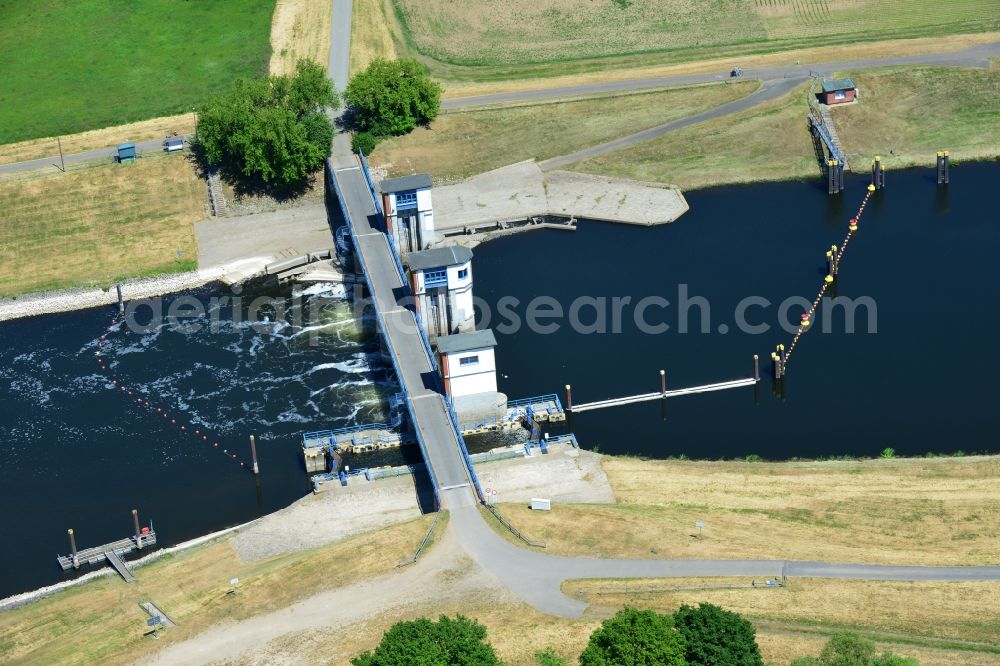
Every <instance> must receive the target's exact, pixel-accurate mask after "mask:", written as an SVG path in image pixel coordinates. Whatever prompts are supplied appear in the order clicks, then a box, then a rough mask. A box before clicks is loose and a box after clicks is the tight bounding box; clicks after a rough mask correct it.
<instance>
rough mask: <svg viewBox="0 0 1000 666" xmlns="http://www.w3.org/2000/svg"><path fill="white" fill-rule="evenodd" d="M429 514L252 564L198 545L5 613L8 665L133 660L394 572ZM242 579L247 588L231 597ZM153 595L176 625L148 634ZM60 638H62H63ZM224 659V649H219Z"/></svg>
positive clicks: (227, 549)
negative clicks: (124, 577)
mask: <svg viewBox="0 0 1000 666" xmlns="http://www.w3.org/2000/svg"><path fill="white" fill-rule="evenodd" d="M430 520H431V518H430V517H422V518H419V519H417V520H413V521H410V522H407V523H403V524H400V525H396V526H393V527H390V528H387V529H384V530H380V531H378V532H374V533H371V534H366V535H361V536H357V537H352V538H349V539H346V540H344V541H341V542H338V543H336V544H333V545H331V546H326V547H323V548H318V549H314V550H309V551H303V552H299V553H289V554H286V555H279V556H276V557H273V558H269V559H267V560H262V561H260V562H253V563H244V562H242V561H240V559H239V558H238V557H237V555H236V553H235V551H234V550H233V549H232V547H231V545H230V542H229V541H228V540H222V541H219V542H215V543H212V544H209V545H206V546H200V547H196V548H192V549H190V550H187V551H183V552H181V553H178V554H176V555H174V556H172V557H169V558H168V559H164V560H161V561H159V562H156V563H153V564H151V565H149V566H147V567H143V568H141V569H139V570H138V571H137V575H136V583H135V584H134V585H131V586H130V585H127V584H126V583H124V582H123V581H121V580H120V579H118V578H117V577H116V578H102V579H99V580H97V581H93V582H90V583H87V584H86V585H83V586H81V587H78V588H73V589H70V590H67V591H64V592H62V593H59V594H57V595H55V596H53V597H49V598H47V599H43V600H42V601H39V602H36V603H34V604H31V605H29V606H25V607H23V608H19V609H15V610H12V611H7V612H4V613H2V614H0V661H3V662H5V663H11V662H22V663H37V664H55V663H59V664H93V663H99V662H103V663H109V664H110V663H126V662H132V661H134V660H136V659H140V660H141V658H142V656H143V655H146V654H148V653H150V652H152V651H153V649H154V648H162V647H164V646H165V645H169V644H171V643H175V642H179V641H182V640H185V639H187V638H190V637H191V636H193V635H195V634H197V633H198V632H200V631H203V630H205V629H206V628H208V627H210V626H213V625H216V624H219V623H220V622H230V621H237V620H240V619H243V618H247V617H250V616H251V615H256V614H260V613H264V612H268V611H271V610H275V609H278V608H283V607H285V606H288V605H290V604H291V603H293V602H294V601H297V600H299V599H301V598H304V597H306V596H309V595H311V594H314V593H316V592H318V591H321V590H324V589H330V588H333V587H336V586H339V585H344V584H347V583H351V582H355V581H357V580H359V579H361V578H365V577H368V576H375V575H378V574H381V573H385V572H388V571H391V570H392V569H393V568H394V567H395V565H396V563H397V562H398V561H399V560H400V559H402V558H404V557H406V556H408V555H411V554H412V553H413V549H414V548H415V547H416V545H417V544H418V543H419V542H420V539H421V538H422V537H423V535H424V533H425V532H426V530H427V526H428V524H429V522H430ZM233 577H239V579H240V584H239V592H238V593H237V594H227V592H228V591H229V589H230V586H229V580H230V579H231V578H233ZM145 600H151V601H153V602H154V603H155V604H156V605H157V606H158V607H159V608H160V609H161V610H163V612H165V613H166V614H167V615H168V616H170V618H171V619H172V620H174V621H175V622H177V624H178V627H177V628H175V629H170V630H168V631H165V632H163V633H162V638H161V640H160V641H158V642H154V641H151V640H148V639H143V633H144V632H145V631H146V629H147V627H146V619H147V617H148V616H147V615H146V613H145V612H144V611H143V610H142V609H141V608H140V607H139V606H138V603H139V602H140V601H145ZM56 637H58V640H55V639H56ZM220 656H221V655H220Z"/></svg>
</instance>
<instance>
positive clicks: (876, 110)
mask: <svg viewBox="0 0 1000 666" xmlns="http://www.w3.org/2000/svg"><path fill="white" fill-rule="evenodd" d="M850 75H851V76H852V77H853V78H854V80H855V82H856V83H857V85H858V86H859V91H860V93H861V97H860V98H859V99H860V101H859V102H858V103H856V104H851V105H848V106H843V107H840V108H837V107H834V108H833V109H832V110H831V111H832V112H831V116H832V117H833V122H834V125H836V127H837V132H838V134H839V135H840V139H841V142H842V144H843V147H844V150H845V151H847V152H848V153H860V154H861V155H863V158H862V159H860V160H855V164H853V166H854V169H855V170H856V171H862V170H864V169H865V168H867V167H868V165H869V164H870V163H871V162H870V160H871V156H872V155H874V154H880V155H881V156H882V162H883V164H884V165H885V166H886V167H887V168H890V169H891V168H894V167H895V168H901V167H906V166H912V165H920V164H931V163H933V162H934V160H935V153H936V152H937V151H938V150H950V151H951V156H952V159H953V160H966V159H983V158H986V159H993V158H996V157H998V156H1000V129H998V128H1000V62H998V61H994V63H993V66H992V67H991V68H990V69H989V70H986V71H983V70H976V69H943V68H934V67H908V68H898V69H897V68H893V69H888V70H877V71H865V72H851V73H850Z"/></svg>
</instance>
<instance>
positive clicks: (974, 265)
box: [473, 163, 1000, 460]
mask: <svg viewBox="0 0 1000 666" xmlns="http://www.w3.org/2000/svg"><path fill="white" fill-rule="evenodd" d="M998 181H1000V164H990V163H985V164H965V165H962V166H960V167H958V168H954V169H953V178H952V182H951V184H950V185H949V186H948V187H947V188H938V187H936V185H935V182H934V172H933V170H932V169H912V170H906V171H899V172H890V173H889V174H888V187H887V189H886V190H885V191H883V192H878V193H876V195H875V196H873V197H872V200H871V203H870V204H869V206H868V207H867V209H866V210H865V212H864V215H863V216H862V219H861V223H860V228H859V230H858V233H857V235H856V237H855V238H854V239H853V240H852V241H851V242H850V244H849V246H848V249H847V251H846V252H845V255H844V258H843V262H842V265H841V272H840V275H839V277H838V280H837V284H836V286H837V295H838V296H845V297H851V298H854V299H857V298H859V297H869V298H870V299H871V301H873V302H874V303H875V305H876V310H877V319H876V329H877V332H872V333H868V332H867V330H868V329H867V324H868V320H867V316H866V314H865V310H860V309H859V310H858V311H857V312H858V313H859V316H858V317H856V322H855V324H856V329H855V333H854V334H846V333H845V332H844V328H845V327H844V323H845V316H844V315H843V313H842V312H838V313H834V314H833V315H832V316H831V317H830V318H829V319H828V321H829V322H832V326H831V329H830V330H831V332H830V333H829V334H826V333H824V332H823V330H822V327H823V325H824V324H825V323H827V322H826V321H825V320H824V318H823V317H822V316H821V317H820V318H819V320H818V321H816V322H815V323H814V330H810V331H809V332H808V333H806V334H805V335H804V336H803V337H802V340H801V342H800V344H799V346H798V347H797V349H796V350H795V352H794V355H793V357H792V359H791V360H790V362H789V366H788V375H787V377H786V379H785V380H784V399H783V400H781V399H778V398H776V397H774V395H773V394H772V383H771V381H770V377H769V373H770V354H771V352H772V351H773V350H774V348H775V345H776V344H778V343H784V344H785V345H786V346H787V345H788V344H789V342H790V340H791V337H792V336H791V335H790V334H789V333H786V332H784V331H782V330H780V329H779V328H778V322H779V318H778V314H779V313H778V306H779V304H781V303H782V302H783V301H784V300H785V299H786V298H788V297H790V296H799V297H805V298H807V299H808V300H809V301H811V300H812V299H813V298H814V297H815V295H816V293H817V290H818V288H819V286H820V284H821V280H822V279H823V277H824V276H825V274H826V270H825V259H824V253H825V251H826V250H827V249H828V248H829V247H830V246H831V245H832V244H835V243H840V241H841V239H842V238H843V236H844V234H845V232H846V231H847V221H848V219H849V218H850V217H852V215H853V213H854V212H855V211H856V210H857V208H858V204H859V203H860V202H861V200H862V198H863V196H864V191H865V186H866V185H867V182H868V180H867V179H866V178H863V177H860V176H855V177H849V178H848V181H847V190H846V192H844V193H843V194H842V195H839V196H832V197H831V196H829V195H827V194H826V192H825V189H823V188H822V187H821V185H822V184H821V183H819V182H792V183H770V184H757V185H749V186H732V187H717V188H711V189H705V190H699V191H693V192H689V193H687V194H686V197H687V199H688V202H689V204H690V206H691V210H690V211H689V212H688V213H686V214H685V215H684V216H683V217H681V218H680V220H679V221H678V222H676V223H674V224H671V225H665V226H660V227H653V228H646V227H631V226H624V225H614V224H603V223H595V222H581V223H580V224H579V228H578V230H577V231H576V232H572V233H571V232H566V231H557V230H538V231H531V232H526V233H522V234H517V235H512V236H508V237H504V238H500V239H497V240H494V241H491V242H488V243H485V244H483V245H481V246H479V247H477V248H476V249H475V258H474V259H473V267H474V279H475V291H476V295H477V297H478V298H481V299H482V300H483V301H484V302H485V306H486V309H487V310H488V311H489V312H490V313H491V318H492V322H491V325H492V326H493V327H494V329H495V330H497V338H498V343H499V344H498V347H497V365H498V367H499V368H500V373H501V375H500V379H499V383H500V390H502V391H505V392H506V393H508V394H509V395H511V396H527V395H537V394H539V393H550V392H555V393H558V394H559V395H560V396H563V386H564V385H565V384H571V385H572V387H573V400H574V402H575V403H577V404H580V403H583V402H589V401H592V400H601V399H604V398H612V397H619V396H625V395H631V394H638V393H647V392H653V391H657V390H658V389H659V374H658V371H659V370H660V369H665V370H666V373H667V384H668V388H680V387H683V386H690V385H700V384H707V383H711V382H717V381H721V380H727V379H735V378H739V377H748V376H750V375H751V373H752V360H751V359H752V356H753V354H759V355H760V357H761V374H762V376H763V379H764V381H762V382H761V386H760V391H759V404H758V400H756V399H755V398H756V397H757V396H755V393H754V390H753V389H752V388H744V389H738V390H732V391H726V392H719V393H711V394H701V395H693V396H684V397H678V398H675V399H671V400H669V401H668V404H667V406H666V419H665V420H664V419H663V414H662V411H661V404H660V401H654V402H649V403H640V404H634V405H629V406H624V407H617V408H613V409H604V410H596V411H590V412H583V413H581V414H577V415H574V417H573V422H572V428H573V430H574V432H575V433H576V435H577V437H578V439H579V441H580V442H581V445H583V446H585V447H587V448H597V449H599V450H600V451H601V452H604V453H611V454H634V455H643V456H651V457H657V458H662V457H667V456H681V455H685V456H689V457H693V458H708V459H715V458H734V457H743V456H748V455H759V456H762V457H763V458H765V459H772V460H782V459H789V458H794V457H825V456H839V455H860V456H878V455H880V453H881V452H882V451H883V450H884V449H886V448H892V449H894V450H895V453H896V454H906V455H922V454H925V453H927V452H939V453H940V452H944V453H952V452H956V451H960V450H961V451H965V452H972V451H978V452H987V451H989V452H995V451H997V450H998V449H1000V436H998V430H1000V410H997V408H996V401H997V398H998V391H997V388H996V382H997V379H998V375H1000V347H998V345H997V344H996V331H997V326H998V324H1000V313H998V309H997V307H996V293H997V287H996V280H995V271H996V266H997V257H998V256H1000V215H998V213H997V208H996V199H995V197H994V196H993V195H994V192H993V188H994V187H996V183H997V182H998ZM683 285H687V287H686V289H687V294H688V298H689V299H694V298H696V297H703V298H704V299H706V301H707V303H708V305H709V317H710V319H709V328H708V330H707V332H706V333H705V334H702V333H700V332H699V331H700V326H701V310H700V309H699V308H696V307H693V306H692V308H691V309H690V310H689V312H690V313H691V314H690V316H689V317H688V318H687V319H688V320H689V322H688V332H687V333H681V332H680V331H679V330H678V329H679V328H680V325H681V320H682V319H683V318H681V317H679V315H678V312H679V309H680V301H681V294H680V290H681V289H682V288H683V287H682V286H683ZM538 296H543V297H550V299H552V300H554V301H556V302H558V304H559V306H560V307H561V309H562V310H563V311H564V312H565V313H566V316H565V317H564V318H563V319H551V320H545V323H546V324H548V323H555V324H558V326H557V330H554V332H541V331H532V330H530V329H529V327H528V326H526V325H523V324H524V320H525V319H526V317H525V314H526V309H527V308H526V306H525V305H524V304H526V303H529V302H530V301H531V300H532V299H533V298H535V297H538ZM580 296H586V297H595V298H604V299H606V302H607V303H609V304H610V303H611V301H612V299H614V298H615V297H619V298H622V297H629V298H631V299H632V303H633V304H634V303H635V302H637V301H640V300H641V299H643V298H644V297H647V298H648V297H656V296H659V297H662V298H665V299H667V300H668V301H670V302H671V305H670V306H669V307H651V308H649V309H647V310H646V311H645V312H644V313H643V315H644V316H643V318H642V320H641V321H642V322H644V324H652V325H657V324H667V325H670V326H671V328H670V330H667V331H666V332H662V333H651V332H642V330H640V327H639V326H638V325H637V324H636V321H635V316H634V310H633V309H631V306H630V307H627V308H625V309H623V310H622V312H623V314H622V316H621V320H622V325H621V330H620V332H618V333H614V332H611V331H612V323H613V322H612V319H613V314H614V313H613V311H612V308H611V306H610V305H609V306H608V307H607V308H606V309H605V311H606V312H608V317H607V324H606V327H607V330H608V331H609V332H608V333H604V334H601V333H595V332H591V331H588V330H583V331H579V332H578V331H575V330H573V327H572V325H571V322H570V321H569V316H568V314H569V313H568V311H569V309H570V307H571V305H572V304H573V301H574V299H576V298H577V297H580ZM504 297H506V298H507V299H508V300H509V299H517V300H518V301H519V302H520V303H521V305H520V307H517V308H512V309H513V311H514V312H515V314H516V315H517V316H518V317H520V318H521V319H522V326H520V327H519V328H518V329H517V330H516V331H511V332H506V333H505V332H503V331H501V330H500V328H501V326H500V324H504V323H505V322H509V321H511V320H512V317H499V318H498V316H497V306H498V304H499V303H500V301H501V299H503V298H504ZM747 297H757V298H758V299H759V298H763V299H767V301H768V302H770V303H771V304H772V306H771V307H764V306H762V305H753V306H752V307H750V308H748V309H747V310H746V312H745V318H746V320H747V321H748V323H750V324H753V325H755V326H756V325H760V324H767V325H769V326H770V327H771V330H770V331H768V332H764V333H748V332H741V331H740V330H739V327H738V326H737V325H736V311H737V306H738V305H739V303H740V301H741V300H742V299H745V298H747ZM761 302H762V301H760V300H758V301H756V303H761ZM547 311H551V310H547ZM802 312H803V309H802V307H801V306H794V305H793V307H792V308H791V309H790V310H789V311H788V312H787V313H785V314H786V318H787V319H788V320H793V321H795V322H797V321H798V318H799V315H800V314H801V313H802ZM578 314H579V316H578V317H577V320H578V322H580V323H582V324H584V325H590V327H591V328H594V327H595V326H594V325H595V324H596V323H597V322H598V317H597V312H596V310H595V308H594V307H593V306H587V307H583V306H581V308H580V310H579V313H578ZM821 314H822V313H821ZM480 319H481V320H482V319H483V317H482V315H480ZM484 323H485V321H484ZM720 327H722V329H721V330H723V331H725V332H724V333H723V332H720ZM727 329H728V330H727Z"/></svg>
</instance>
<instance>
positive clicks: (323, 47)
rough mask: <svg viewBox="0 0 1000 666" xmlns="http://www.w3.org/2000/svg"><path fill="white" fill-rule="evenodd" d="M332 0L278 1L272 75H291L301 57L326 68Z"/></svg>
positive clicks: (272, 34) (272, 38) (272, 35)
mask: <svg viewBox="0 0 1000 666" xmlns="http://www.w3.org/2000/svg"><path fill="white" fill-rule="evenodd" d="M332 8H333V0H278V4H277V6H276V7H275V9H274V16H273V18H272V19H271V62H270V64H269V69H270V71H271V73H272V74H279V75H280V74H292V73H294V72H295V63H297V62H298V61H299V60H312V61H314V62H318V63H319V64H320V65H323V66H324V67H326V64H327V60H328V59H329V54H330V12H331V10H332Z"/></svg>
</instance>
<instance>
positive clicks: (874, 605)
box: [268, 579, 1000, 666]
mask: <svg viewBox="0 0 1000 666" xmlns="http://www.w3.org/2000/svg"><path fill="white" fill-rule="evenodd" d="M690 582H692V581H676V580H655V581H639V583H640V584H642V585H646V586H647V587H649V588H652V587H659V588H663V587H668V586H671V587H672V586H676V585H678V584H681V585H683V586H686V587H689V586H690V585H689V583H690ZM695 582H697V583H707V584H709V585H713V584H720V583H721V584H731V583H732V580H731V579H726V580H725V581H718V580H712V581H695ZM747 584H748V585H749V582H747ZM633 585H634V583H633ZM934 585H935V584H930V583H919V584H907V583H863V582H857V581H842V582H831V581H825V580H814V579H803V580H795V581H793V584H792V585H791V586H790V587H789V588H788V589H785V590H754V589H752V588H751V589H744V590H733V591H711V590H709V591H705V592H683V593H682V592H677V593H667V594H661V595H653V594H644V595H636V594H628V595H618V596H615V595H607V594H596V592H598V591H609V590H610V591H613V590H614V589H615V587H616V586H618V587H620V586H621V583H619V582H604V583H600V584H596V583H591V582H580V583H574V584H573V585H572V586H571V587H568V590H569V591H572V592H574V593H577V592H584V591H586V594H585V595H583V596H584V597H585V598H586V599H587V601H590V602H593V603H594V604H595V606H594V607H592V609H591V610H590V611H589V612H588V613H587V614H586V615H585V616H584V617H583V618H582V619H579V620H569V619H564V618H556V617H552V616H549V615H545V614H542V613H539V612H538V611H536V610H535V609H533V608H531V607H530V606H528V605H526V604H524V603H521V602H519V601H517V600H514V599H511V598H510V597H509V595H508V594H506V593H503V592H497V591H485V592H484V594H482V595H479V596H477V597H470V598H465V599H462V600H460V601H458V602H454V603H448V604H445V605H433V606H426V607H418V608H411V609H407V610H406V611H405V612H401V611H398V610H390V611H388V612H387V613H385V614H382V615H379V616H378V617H374V618H369V619H366V620H364V621H361V622H358V623H356V624H354V625H351V626H349V627H342V628H341V629H342V631H339V632H328V633H325V634H324V635H323V636H317V635H316V634H315V632H313V633H312V634H311V635H308V636H304V635H303V636H288V637H286V638H285V639H284V640H282V641H280V642H279V643H278V644H275V645H273V646H272V647H273V648H274V649H273V650H271V651H269V653H268V657H269V658H271V659H273V660H275V661H279V660H280V659H281V658H282V657H284V658H287V659H293V660H300V661H304V662H318V661H327V660H329V661H330V662H332V663H335V664H347V663H349V660H350V658H351V657H353V656H354V655H356V654H358V653H359V652H361V651H362V650H367V649H372V648H373V647H375V645H376V644H377V643H378V642H379V640H380V639H381V636H382V634H383V633H384V632H385V631H386V630H387V629H388V628H389V627H390V626H392V625H393V624H394V623H395V622H398V621H401V620H408V619H413V618H415V617H419V616H421V615H424V616H429V617H434V618H436V617H437V616H438V615H440V614H446V615H455V614H457V613H461V614H463V615H465V616H467V617H472V618H475V619H476V620H478V621H479V622H481V623H482V624H483V625H485V626H486V628H487V631H488V639H489V641H490V642H491V643H492V644H493V647H494V648H495V649H496V652H497V655H498V656H499V657H500V659H501V660H502V661H503V663H504V664H508V665H509V666H534V665H535V664H536V663H537V662H536V661H535V658H534V655H535V653H536V652H538V651H539V650H543V649H546V648H551V649H553V650H554V651H555V652H556V653H557V654H558V655H559V656H561V657H563V658H564V659H566V660H567V662H568V663H576V658H577V657H578V656H579V654H580V652H581V651H582V650H583V648H584V647H585V646H586V643H587V640H588V639H589V637H590V634H591V633H592V632H593V631H594V629H596V628H597V627H598V626H599V625H600V622H601V620H602V619H604V618H606V617H609V616H611V615H612V614H613V613H615V612H616V611H617V610H618V609H619V608H620V607H621V606H622V605H624V604H626V603H628V604H631V605H634V606H638V607H643V608H646V607H649V608H656V609H658V610H661V611H664V612H672V611H673V610H674V609H676V608H677V606H678V605H679V604H681V603H697V602H699V601H707V602H711V603H717V604H720V605H722V606H723V607H724V608H728V609H730V610H736V611H737V612H740V613H742V614H744V615H746V616H747V617H749V618H751V619H752V620H753V621H754V622H755V624H756V625H757V642H758V644H759V645H760V647H761V652H762V654H763V656H764V658H765V660H766V661H767V663H788V662H789V661H790V660H791V659H792V658H794V657H797V656H802V655H808V654H818V653H819V651H820V649H822V646H823V644H824V643H825V642H826V640H827V638H828V637H829V635H830V634H831V633H834V632H836V631H840V630H843V629H847V628H851V627H861V628H862V629H861V630H862V631H865V632H869V633H871V632H874V633H876V634H877V632H878V631H889V629H888V628H890V627H891V628H893V629H892V631H893V632H894V635H892V636H887V635H883V636H880V637H879V642H880V643H881V644H880V646H879V647H880V649H882V650H884V649H892V651H893V652H896V653H898V654H904V655H907V656H912V657H916V658H917V659H919V660H920V663H921V664H922V666H945V665H948V666H950V665H952V664H956V663H962V664H969V665H970V666H985V665H986V664H997V663H1000V656H998V655H996V654H989V653H984V652H976V651H972V650H970V651H965V650H962V651H958V650H953V649H947V648H945V647H943V645H946V643H945V644H942V643H939V642H937V641H934V640H933V639H932V638H930V637H937V638H944V639H955V640H961V639H972V640H975V639H974V638H973V637H978V638H981V639H982V640H984V641H986V642H990V643H991V644H996V640H995V638H996V634H995V632H996V627H997V620H996V618H995V617H993V616H992V615H991V608H992V606H990V605H989V604H995V602H996V601H997V595H998V594H1000V584H998V583H957V584H956V587H954V588H950V589H946V590H943V594H944V595H945V598H944V601H943V602H942V604H940V606H939V604H938V603H937V600H938V592H939V590H937V589H935V588H934ZM633 589H634V587H633ZM894 604H896V606H894ZM897 606H898V607H897ZM899 607H903V608H905V609H906V610H904V611H900V609H899ZM966 614H967V615H968V616H967V617H966ZM991 631H993V632H994V633H993V635H990V633H989V632H991ZM963 632H968V633H967V634H966V633H963ZM897 634H898V635H897ZM914 640H915V641H917V642H924V641H925V642H926V645H913V644H910V643H909V641H914ZM932 646H936V647H932ZM966 647H970V648H973V650H974V649H975V646H966Z"/></svg>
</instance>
